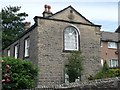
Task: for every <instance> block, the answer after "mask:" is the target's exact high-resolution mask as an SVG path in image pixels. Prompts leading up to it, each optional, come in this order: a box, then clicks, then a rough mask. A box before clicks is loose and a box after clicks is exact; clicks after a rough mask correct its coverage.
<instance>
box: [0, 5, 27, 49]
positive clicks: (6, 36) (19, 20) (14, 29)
mask: <svg viewBox="0 0 120 90" xmlns="http://www.w3.org/2000/svg"><path fill="white" fill-rule="evenodd" d="M20 8H21V7H18V6H14V7H12V6H9V7H7V6H6V7H4V8H3V9H2V11H1V12H0V16H2V18H1V19H2V20H1V22H2V31H3V33H2V41H3V48H4V47H6V46H8V45H9V44H10V43H11V42H12V41H14V40H15V39H16V37H18V36H19V35H20V34H21V33H22V32H23V31H24V28H25V22H23V21H24V20H25V17H26V16H28V14H26V13H25V12H24V13H17V12H18V11H19V10H20Z"/></svg>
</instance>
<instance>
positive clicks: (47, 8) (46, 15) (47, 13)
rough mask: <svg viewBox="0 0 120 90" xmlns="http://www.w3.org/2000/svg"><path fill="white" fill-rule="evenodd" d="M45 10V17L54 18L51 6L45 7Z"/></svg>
mask: <svg viewBox="0 0 120 90" xmlns="http://www.w3.org/2000/svg"><path fill="white" fill-rule="evenodd" d="M44 8H45V11H44V12H43V17H49V16H52V12H51V6H50V5H44Z"/></svg>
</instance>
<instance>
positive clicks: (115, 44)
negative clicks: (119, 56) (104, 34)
mask: <svg viewBox="0 0 120 90" xmlns="http://www.w3.org/2000/svg"><path fill="white" fill-rule="evenodd" d="M108 48H114V49H117V43H116V42H108Z"/></svg>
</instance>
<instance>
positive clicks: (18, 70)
mask: <svg viewBox="0 0 120 90" xmlns="http://www.w3.org/2000/svg"><path fill="white" fill-rule="evenodd" d="M2 59H3V63H2V79H3V80H2V84H3V90H9V89H12V88H13V89H15V90H17V89H23V88H24V89H26V88H32V87H34V85H35V79H36V76H37V74H38V69H37V67H36V66H34V65H33V64H32V63H31V62H29V61H25V60H21V59H15V58H12V57H4V58H2Z"/></svg>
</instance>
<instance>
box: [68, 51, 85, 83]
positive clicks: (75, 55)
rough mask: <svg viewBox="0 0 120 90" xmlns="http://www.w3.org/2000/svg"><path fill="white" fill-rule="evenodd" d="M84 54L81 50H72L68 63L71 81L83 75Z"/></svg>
mask: <svg viewBox="0 0 120 90" xmlns="http://www.w3.org/2000/svg"><path fill="white" fill-rule="evenodd" d="M83 59H84V58H83V56H82V54H81V52H72V53H71V54H70V56H68V64H67V65H66V68H67V71H66V72H67V74H68V76H69V82H75V79H77V78H78V77H80V78H81V75H82V70H83V67H82V61H83Z"/></svg>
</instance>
